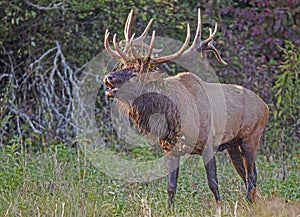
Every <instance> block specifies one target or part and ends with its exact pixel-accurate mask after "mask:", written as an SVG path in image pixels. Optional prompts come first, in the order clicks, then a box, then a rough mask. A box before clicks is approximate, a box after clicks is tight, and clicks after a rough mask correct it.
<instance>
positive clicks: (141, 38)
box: [132, 19, 162, 53]
mask: <svg viewBox="0 0 300 217" xmlns="http://www.w3.org/2000/svg"><path fill="white" fill-rule="evenodd" d="M152 23H153V19H151V20H150V21H149V23H148V24H147V26H146V28H145V30H144V32H143V33H142V34H141V35H140V36H139V37H138V38H136V39H134V40H133V41H132V45H133V46H139V47H143V48H144V49H146V50H149V49H150V46H149V45H147V44H146V43H145V42H144V40H145V38H146V37H147V35H148V32H149V29H150V27H151V25H152ZM152 52H154V53H160V52H162V49H155V48H153V50H152ZM152 52H151V53H152Z"/></svg>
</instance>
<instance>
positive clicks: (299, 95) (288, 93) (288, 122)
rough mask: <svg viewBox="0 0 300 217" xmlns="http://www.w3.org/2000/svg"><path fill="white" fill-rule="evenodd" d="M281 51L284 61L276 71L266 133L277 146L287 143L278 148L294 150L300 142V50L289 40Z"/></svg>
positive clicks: (274, 145) (273, 145)
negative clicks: (272, 100) (270, 114)
mask: <svg viewBox="0 0 300 217" xmlns="http://www.w3.org/2000/svg"><path fill="white" fill-rule="evenodd" d="M282 52H283V60H282V63H281V64H280V66H279V67H278V70H277V71H276V75H275V83H274V85H273V88H272V91H273V94H274V103H273V104H272V105H271V112H272V116H271V117H270V119H271V121H270V123H269V129H268V131H267V136H269V137H268V141H269V142H271V143H272V147H273V148H274V149H275V148H276V147H277V148H279V147H281V146H282V145H284V144H285V150H281V149H279V150H280V151H288V152H289V153H291V152H294V151H297V149H298V150H299V142H300V141H299V134H300V131H299V126H300V119H299V111H300V89H299V86H300V78H299V72H300V49H299V47H297V46H295V45H294V44H293V43H291V42H290V41H286V43H285V47H284V48H282ZM297 147H298V148H297ZM284 154H286V153H284Z"/></svg>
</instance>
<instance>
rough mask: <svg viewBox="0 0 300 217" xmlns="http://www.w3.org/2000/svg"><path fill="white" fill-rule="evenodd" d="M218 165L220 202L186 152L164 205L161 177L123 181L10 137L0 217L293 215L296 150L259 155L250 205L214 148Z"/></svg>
mask: <svg viewBox="0 0 300 217" xmlns="http://www.w3.org/2000/svg"><path fill="white" fill-rule="evenodd" d="M217 163H218V178H219V186H220V191H221V196H222V204H221V205H220V206H216V204H215V201H214V199H213V195H212V193H211V192H210V190H209V189H208V186H207V181H206V177H205V172H204V168H203V164H202V161H201V158H200V157H198V156H193V157H190V158H188V160H186V162H185V163H184V165H182V167H181V168H180V174H179V182H178V188H177V194H176V198H175V206H174V208H173V209H171V210H168V209H166V201H167V193H166V186H167V183H166V178H162V179H159V180H156V181H152V182H148V183H128V182H125V181H120V180H116V179H113V178H110V177H108V176H107V175H106V174H104V173H102V172H101V171H99V170H98V169H97V168H96V167H94V166H93V164H91V163H90V162H89V161H88V160H87V158H86V157H85V155H84V151H82V150H76V149H70V148H66V147H65V146H64V145H57V146H55V147H49V148H45V150H43V151H41V152H37V151H36V152H31V151H28V150H27V149H25V148H24V147H23V146H22V145H19V144H18V143H16V144H14V145H11V146H7V147H5V148H4V149H2V150H0V188H1V190H0V216H299V215H300V208H299V207H300V203H299V198H300V189H299V186H300V183H299V181H300V177H299V171H300V168H299V156H290V158H289V159H288V161H285V162H282V161H281V160H279V159H274V160H273V161H272V162H270V160H269V158H268V159H267V158H265V157H263V156H259V157H258V161H257V167H258V173H259V178H258V188H259V189H258V199H257V201H256V203H255V204H252V205H251V204H248V203H246V202H245V201H244V194H245V189H244V186H243V183H242V181H241V179H240V178H239V177H238V175H237V174H236V172H235V171H234V169H233V167H232V165H231V162H230V161H229V159H228V157H227V156H226V154H223V153H221V154H218V156H217ZM283 168H285V169H283ZM283 170H285V171H286V174H285V179H284V180H283ZM149 212H151V215H147V214H149Z"/></svg>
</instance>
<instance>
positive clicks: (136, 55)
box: [129, 33, 141, 59]
mask: <svg viewBox="0 0 300 217" xmlns="http://www.w3.org/2000/svg"><path fill="white" fill-rule="evenodd" d="M134 35H135V33H133V34H132V36H131V38H130V41H129V49H130V50H131V52H132V55H133V56H134V58H135V59H140V58H141V57H140V56H139V54H138V53H137V52H136V51H135V48H134V47H133V45H132V41H133V39H134Z"/></svg>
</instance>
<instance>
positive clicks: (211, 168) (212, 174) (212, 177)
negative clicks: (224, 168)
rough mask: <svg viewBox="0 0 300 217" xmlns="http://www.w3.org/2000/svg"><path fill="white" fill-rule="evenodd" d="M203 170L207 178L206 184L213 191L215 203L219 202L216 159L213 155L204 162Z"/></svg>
mask: <svg viewBox="0 0 300 217" xmlns="http://www.w3.org/2000/svg"><path fill="white" fill-rule="evenodd" d="M205 171H206V176H207V180H208V186H209V188H210V190H211V191H212V192H213V194H214V196H215V199H216V202H217V204H219V203H220V193H219V187H218V179H217V166H216V159H215V157H214V156H213V157H212V158H211V159H210V160H209V161H208V162H207V163H206V164H205Z"/></svg>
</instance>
